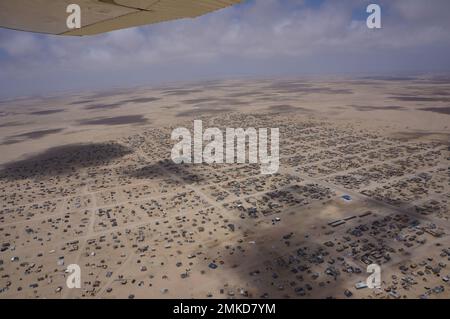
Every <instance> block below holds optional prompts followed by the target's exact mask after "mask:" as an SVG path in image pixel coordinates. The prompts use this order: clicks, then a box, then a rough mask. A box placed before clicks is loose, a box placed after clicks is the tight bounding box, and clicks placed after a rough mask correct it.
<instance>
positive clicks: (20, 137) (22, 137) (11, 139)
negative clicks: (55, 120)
mask: <svg viewBox="0 0 450 319" xmlns="http://www.w3.org/2000/svg"><path fill="white" fill-rule="evenodd" d="M62 131H64V129H63V128H57V129H50V130H40V131H32V132H27V133H22V134H17V135H13V136H8V137H7V138H6V140H5V141H3V143H2V145H11V144H16V143H20V142H24V141H26V140H28V139H31V140H36V139H40V138H42V137H45V136H47V135H52V134H57V133H60V132H62Z"/></svg>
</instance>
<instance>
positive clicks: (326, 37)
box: [0, 0, 450, 98]
mask: <svg viewBox="0 0 450 319" xmlns="http://www.w3.org/2000/svg"><path fill="white" fill-rule="evenodd" d="M371 2H373V3H378V4H380V5H381V7H382V9H383V15H382V19H383V20H382V22H383V29H381V30H369V29H368V28H367V27H366V25H365V18H366V17H367V13H366V7H367V5H368V4H369V3H371ZM448 14H450V1H448V0H430V1H425V0H383V1H381V0H380V1H375V0H373V1H365V0H342V1H336V0H317V1H314V0H248V1H245V2H244V3H243V4H242V5H238V6H235V7H232V8H229V9H225V10H221V11H219V12H215V13H212V14H209V15H206V16H203V17H200V18H197V19H193V20H191V19H189V20H182V21H173V22H166V23H162V24H158V25H151V26H145V27H140V28H132V29H127V30H121V31H116V32H111V33H107V34H103V35H98V36H94V37H82V38H72V37H58V36H47V35H38V34H32V33H26V32H19V31H12V30H6V29H0V98H7V97H13V96H24V95H38V94H54V93H58V92H60V91H72V92H76V91H83V90H96V89H106V88H110V87H112V86H114V87H130V86H136V85H147V84H149V85H159V84H162V83H170V82H177V81H189V80H204V79H216V78H228V77H241V76H252V77H266V76H290V77H292V76H300V77H301V76H305V75H335V74H337V75H339V74H357V75H362V74H400V73H402V74H403V73H447V72H448V71H450V59H449V58H448V57H449V56H450V32H449V30H450V18H449V17H448V16H447V15H448Z"/></svg>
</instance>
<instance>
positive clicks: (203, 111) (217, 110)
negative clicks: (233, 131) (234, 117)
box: [176, 108, 233, 117]
mask: <svg viewBox="0 0 450 319" xmlns="http://www.w3.org/2000/svg"><path fill="white" fill-rule="evenodd" d="M232 111H233V110H232V109H230V108H198V109H193V110H188V111H183V112H179V113H177V115H176V116H177V117H194V116H202V115H210V114H220V113H227V112H232Z"/></svg>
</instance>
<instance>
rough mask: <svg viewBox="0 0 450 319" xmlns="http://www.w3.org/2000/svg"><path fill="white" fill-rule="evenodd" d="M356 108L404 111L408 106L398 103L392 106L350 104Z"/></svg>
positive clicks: (361, 110)
mask: <svg viewBox="0 0 450 319" xmlns="http://www.w3.org/2000/svg"><path fill="white" fill-rule="evenodd" d="M350 106H351V107H353V108H354V109H355V110H357V111H360V112H370V111H402V110H406V108H404V107H402V106H398V105H392V106H365V105H350Z"/></svg>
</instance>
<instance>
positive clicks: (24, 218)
mask: <svg viewBox="0 0 450 319" xmlns="http://www.w3.org/2000/svg"><path fill="white" fill-rule="evenodd" d="M0 114H1V117H0V132H1V134H0V138H1V139H0V164H1V168H0V298H328V297H332V298H342V299H348V298H390V299H397V298H450V283H449V282H450V239H449V233H450V221H449V218H450V208H449V205H450V203H449V200H450V169H449V164H450V152H449V146H450V145H449V140H450V138H449V137H450V78H448V77H447V78H446V77H361V78H328V79H319V78H316V79H259V80H257V79H238V80H220V81H209V82H197V83H178V84H172V85H166V86H160V87H153V88H146V87H138V88H133V89H116V90H110V91H102V92H85V93H82V94H60V95H55V96H41V97H23V98H17V99H15V100H4V101H1V102H0ZM194 120H202V121H203V126H204V127H205V128H206V127H218V128H227V127H229V128H249V127H254V128H279V130H280V144H279V149H280V169H279V171H278V173H276V174H273V175H262V174H261V173H260V167H259V165H257V164H209V165H208V164H175V163H174V162H173V161H172V160H171V149H172V147H173V145H174V144H175V143H176V141H173V140H171V133H172V131H173V129H174V128H177V127H186V128H189V129H192V127H193V122H194ZM71 264H77V265H79V266H80V269H81V288H74V289H69V288H68V287H67V285H66V280H67V277H68V273H67V272H66V269H67V266H68V265H71ZM371 264H377V265H379V266H380V269H381V286H380V287H379V288H374V289H372V288H369V287H366V284H365V283H366V279H367V277H368V276H369V274H368V273H367V266H368V265H371Z"/></svg>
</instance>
